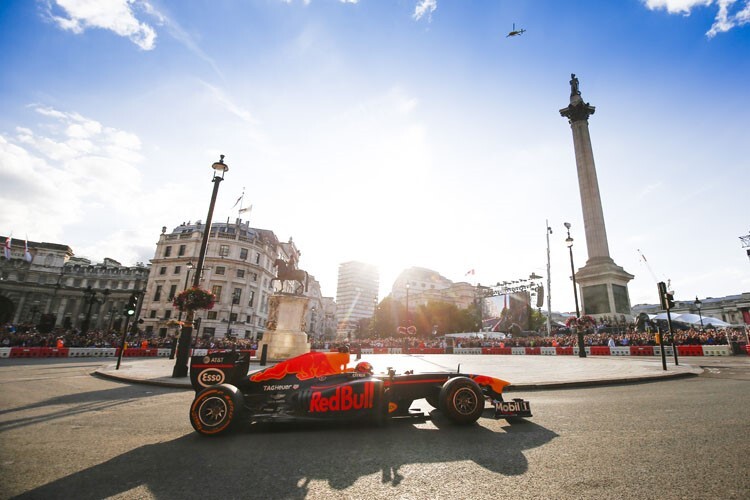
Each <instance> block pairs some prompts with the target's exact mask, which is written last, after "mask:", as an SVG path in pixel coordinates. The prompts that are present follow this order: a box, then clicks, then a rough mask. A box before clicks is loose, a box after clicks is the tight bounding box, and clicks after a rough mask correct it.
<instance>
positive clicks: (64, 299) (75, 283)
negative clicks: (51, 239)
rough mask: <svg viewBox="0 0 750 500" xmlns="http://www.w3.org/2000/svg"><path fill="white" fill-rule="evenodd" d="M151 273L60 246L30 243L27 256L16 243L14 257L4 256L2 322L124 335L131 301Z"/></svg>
mask: <svg viewBox="0 0 750 500" xmlns="http://www.w3.org/2000/svg"><path fill="white" fill-rule="evenodd" d="M0 239H2V241H5V237H0ZM148 275H149V268H148V267H147V266H145V265H144V264H141V263H139V264H137V265H135V266H132V267H128V266H123V265H122V264H120V263H119V262H117V261H116V260H114V259H110V258H105V259H104V262H101V263H92V261H91V260H89V259H86V258H82V257H76V256H75V255H74V253H73V250H72V249H71V248H70V247H69V246H67V245H63V244H59V243H47V242H34V241H29V242H28V255H27V254H26V243H25V242H24V241H22V240H12V244H11V255H10V259H6V258H5V256H2V257H0V323H13V324H23V323H28V324H40V323H41V322H42V319H43V318H44V319H45V323H46V324H47V325H48V327H49V328H54V327H64V328H68V329H70V328H73V329H82V327H84V326H86V328H87V329H89V330H102V331H108V330H114V331H119V330H120V328H121V326H122V325H123V324H124V317H123V314H122V313H123V309H124V307H125V304H126V303H127V300H128V298H129V297H130V295H131V294H132V293H137V294H139V295H141V293H142V291H143V289H144V288H145V286H146V282H147V280H148ZM87 319H88V323H87V324H86V320H87Z"/></svg>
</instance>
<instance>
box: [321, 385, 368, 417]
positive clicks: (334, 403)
mask: <svg viewBox="0 0 750 500" xmlns="http://www.w3.org/2000/svg"><path fill="white" fill-rule="evenodd" d="M374 394H375V383H374V382H364V383H361V384H347V385H339V386H330V387H313V388H312V396H311V397H310V407H309V409H308V411H309V412H310V413H328V412H341V411H353V410H363V409H369V408H372V407H373V395H374Z"/></svg>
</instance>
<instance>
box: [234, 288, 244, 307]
mask: <svg viewBox="0 0 750 500" xmlns="http://www.w3.org/2000/svg"><path fill="white" fill-rule="evenodd" d="M240 297H242V288H235V289H234V293H233V294H232V304H239V303H240Z"/></svg>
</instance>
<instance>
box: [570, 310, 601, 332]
mask: <svg viewBox="0 0 750 500" xmlns="http://www.w3.org/2000/svg"><path fill="white" fill-rule="evenodd" d="M565 326H567V327H568V328H579V329H581V330H586V329H589V328H594V326H596V320H595V319H594V318H592V317H591V316H589V315H588V314H584V315H583V316H581V317H580V318H576V317H575V316H571V317H570V318H568V319H567V320H566V321H565Z"/></svg>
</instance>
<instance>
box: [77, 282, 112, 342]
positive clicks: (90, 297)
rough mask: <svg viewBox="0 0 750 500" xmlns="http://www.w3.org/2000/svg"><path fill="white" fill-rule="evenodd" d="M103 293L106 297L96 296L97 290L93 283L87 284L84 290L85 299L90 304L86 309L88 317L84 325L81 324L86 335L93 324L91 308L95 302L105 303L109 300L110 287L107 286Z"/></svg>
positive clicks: (82, 331)
mask: <svg viewBox="0 0 750 500" xmlns="http://www.w3.org/2000/svg"><path fill="white" fill-rule="evenodd" d="M101 293H102V295H103V296H104V297H103V298H101V299H100V298H98V297H97V296H96V290H93V289H92V288H91V285H89V286H87V287H86V289H85V290H84V291H83V301H84V303H86V304H88V305H89V307H88V309H87V310H86V318H85V319H84V320H83V325H81V333H82V334H84V335H85V334H86V333H87V332H88V331H89V327H90V326H91V308H92V307H93V306H94V304H104V303H105V302H106V301H107V297H108V296H109V289H108V288H107V289H105V290H104V291H103V292H101ZM97 317H98V316H97Z"/></svg>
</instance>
